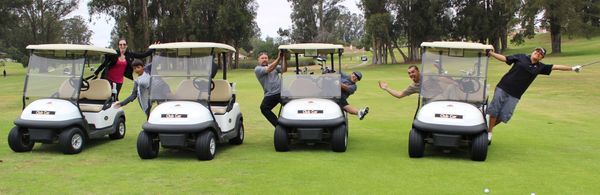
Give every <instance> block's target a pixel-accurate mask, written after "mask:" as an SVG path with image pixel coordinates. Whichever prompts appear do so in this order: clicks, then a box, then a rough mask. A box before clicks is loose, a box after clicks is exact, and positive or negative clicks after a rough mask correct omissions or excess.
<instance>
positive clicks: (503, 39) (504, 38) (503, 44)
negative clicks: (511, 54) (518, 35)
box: [500, 27, 508, 52]
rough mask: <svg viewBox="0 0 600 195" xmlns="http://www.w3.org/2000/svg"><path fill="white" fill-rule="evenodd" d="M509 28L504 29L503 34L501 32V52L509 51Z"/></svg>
mask: <svg viewBox="0 0 600 195" xmlns="http://www.w3.org/2000/svg"><path fill="white" fill-rule="evenodd" d="M507 31H508V30H507V28H506V27H504V28H502V32H500V45H501V48H500V52H504V51H505V50H506V49H508V32H507Z"/></svg>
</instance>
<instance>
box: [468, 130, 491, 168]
mask: <svg viewBox="0 0 600 195" xmlns="http://www.w3.org/2000/svg"><path fill="white" fill-rule="evenodd" d="M487 151H488V137H487V132H485V131H484V132H483V133H480V134H478V135H475V137H473V140H472V142H471V160H474V161H485V159H486V158H487Z"/></svg>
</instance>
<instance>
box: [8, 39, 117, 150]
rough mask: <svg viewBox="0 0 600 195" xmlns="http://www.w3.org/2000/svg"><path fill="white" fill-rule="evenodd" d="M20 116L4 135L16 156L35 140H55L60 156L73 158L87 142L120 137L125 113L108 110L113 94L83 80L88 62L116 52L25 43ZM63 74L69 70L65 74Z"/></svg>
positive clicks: (102, 83) (103, 83)
mask: <svg viewBox="0 0 600 195" xmlns="http://www.w3.org/2000/svg"><path fill="white" fill-rule="evenodd" d="M27 49H29V50H30V51H31V56H30V57H29V65H28V66H27V75H26V77H25V87H24V93H23V113H21V117H19V118H18V119H16V120H15V125H16V126H15V127H13V128H12V129H11V130H10V133H9V134H8V144H9V146H10V148H11V149H12V150H13V151H15V152H27V151H31V150H32V148H33V145H34V144H35V142H41V143H46V144H50V143H55V142H58V143H59V144H60V146H61V150H62V152H63V153H65V154H77V153H79V152H81V151H82V150H83V148H84V145H85V143H86V142H87V141H88V140H89V139H94V138H103V137H105V136H106V135H109V138H110V139H121V138H123V136H125V114H124V112H123V110H121V109H115V108H113V107H112V103H113V102H114V100H115V98H114V96H115V94H113V93H112V92H111V86H110V84H109V82H108V81H107V80H104V79H94V80H90V79H91V78H92V77H93V75H92V76H90V77H88V78H86V79H84V78H83V75H84V73H85V68H84V65H85V64H86V63H88V64H89V63H90V61H89V58H90V57H92V56H98V55H101V54H116V52H115V50H112V49H106V48H100V47H94V46H89V45H71V44H47V45H29V46H27ZM66 71H68V72H66Z"/></svg>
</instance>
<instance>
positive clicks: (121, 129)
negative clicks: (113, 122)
mask: <svg viewBox="0 0 600 195" xmlns="http://www.w3.org/2000/svg"><path fill="white" fill-rule="evenodd" d="M115 128H116V131H115V132H114V133H111V134H110V135H108V137H109V138H110V139H123V137H125V132H126V131H127V127H126V126H125V119H124V118H123V117H119V121H117V126H116V127H115Z"/></svg>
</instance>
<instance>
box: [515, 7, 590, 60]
mask: <svg viewBox="0 0 600 195" xmlns="http://www.w3.org/2000/svg"><path fill="white" fill-rule="evenodd" d="M591 5H595V6H597V2H596V1H590V0H562V1H552V0H527V1H525V3H524V5H523V9H522V12H521V25H522V26H523V27H525V29H526V30H525V31H524V32H523V33H522V34H523V35H524V36H533V35H534V33H535V32H534V30H533V29H534V28H535V25H536V24H538V23H537V20H536V19H535V17H537V15H538V14H542V15H543V17H542V19H541V20H540V27H542V28H547V29H549V31H550V41H551V44H552V53H561V50H562V49H561V44H562V35H563V33H566V34H567V35H584V36H589V35H590V34H589V33H590V32H592V31H594V30H596V29H597V28H596V27H594V26H593V25H592V22H588V23H586V18H593V17H586V15H585V14H586V12H585V10H586V8H592V9H587V10H589V11H592V12H593V6H591ZM582 10H584V12H582ZM592 21H593V20H592Z"/></svg>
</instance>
